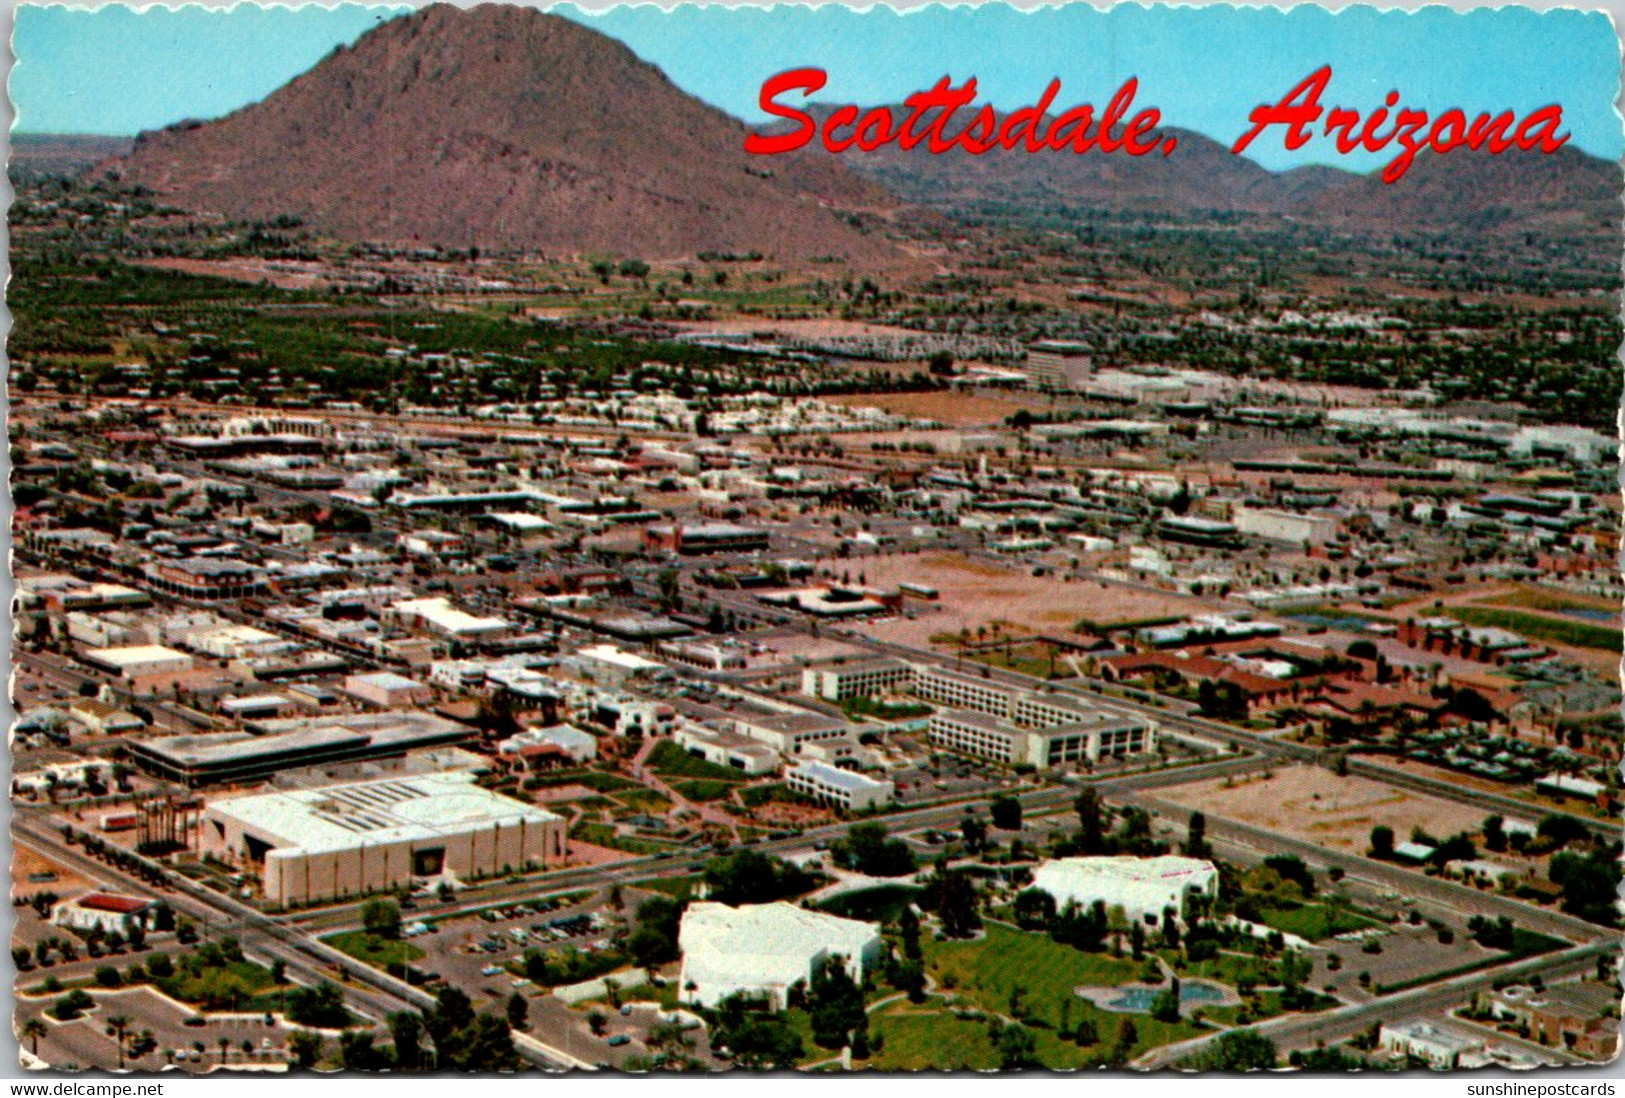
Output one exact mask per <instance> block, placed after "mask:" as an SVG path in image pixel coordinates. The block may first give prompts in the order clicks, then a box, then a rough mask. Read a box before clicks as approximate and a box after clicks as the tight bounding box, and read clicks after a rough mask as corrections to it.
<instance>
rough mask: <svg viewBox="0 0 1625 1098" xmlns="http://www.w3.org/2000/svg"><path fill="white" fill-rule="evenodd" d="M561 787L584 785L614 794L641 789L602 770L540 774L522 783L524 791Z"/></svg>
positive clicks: (627, 780) (560, 771)
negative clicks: (623, 790)
mask: <svg viewBox="0 0 1625 1098" xmlns="http://www.w3.org/2000/svg"><path fill="white" fill-rule="evenodd" d="M560 785H584V786H586V787H587V788H588V789H593V790H597V791H598V792H599V793H613V792H615V791H616V790H618V789H640V788H642V787H641V786H639V785H638V783H637V782H635V781H632V780H631V779H630V778H623V777H621V776H620V775H618V774H606V773H604V772H603V771H602V770H555V771H553V772H552V773H551V774H538V775H536V776H535V777H530V778H526V779H525V780H524V781H523V782H522V783H520V788H522V789H541V788H543V787H553V786H560Z"/></svg>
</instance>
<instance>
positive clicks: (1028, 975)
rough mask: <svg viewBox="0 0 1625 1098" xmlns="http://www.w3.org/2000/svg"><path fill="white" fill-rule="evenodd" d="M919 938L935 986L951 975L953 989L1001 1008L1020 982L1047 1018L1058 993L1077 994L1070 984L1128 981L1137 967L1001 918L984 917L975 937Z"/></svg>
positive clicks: (1052, 1012) (1054, 1017)
mask: <svg viewBox="0 0 1625 1098" xmlns="http://www.w3.org/2000/svg"><path fill="white" fill-rule="evenodd" d="M922 944H923V945H924V947H925V959H926V964H927V965H928V966H929V967H930V970H931V972H932V974H933V975H934V976H935V977H936V979H937V983H938V986H939V987H941V986H942V983H943V980H944V978H951V979H952V981H953V983H954V984H955V988H954V989H953V992H954V993H957V994H959V995H960V996H961V997H969V998H974V999H978V1000H982V1001H984V1002H985V1003H986V1005H987V1006H988V1008H989V1009H995V1010H999V1011H1004V1010H1006V1009H1007V1008H1008V1003H1009V998H1010V992H1011V991H1012V990H1014V989H1015V988H1016V987H1017V986H1018V985H1019V986H1021V987H1023V988H1025V989H1026V998H1027V1001H1028V1002H1029V1003H1030V1004H1031V1007H1032V1011H1033V1013H1034V1014H1035V1015H1037V1016H1040V1017H1046V1018H1048V1020H1049V1021H1050V1022H1051V1023H1054V1022H1056V1021H1057V1020H1058V1004H1059V1002H1060V1001H1061V999H1063V998H1066V997H1068V996H1070V997H1072V998H1076V996H1075V995H1073V994H1072V992H1073V989H1074V988H1076V987H1078V986H1080V985H1084V984H1093V985H1107V986H1116V985H1118V984H1123V983H1129V982H1131V981H1133V980H1134V979H1136V978H1137V976H1138V974H1139V970H1140V966H1139V965H1138V964H1136V963H1135V962H1134V961H1133V960H1131V959H1129V958H1127V957H1121V958H1119V957H1113V956H1112V955H1111V954H1110V953H1083V952H1080V951H1078V950H1076V949H1073V948H1072V947H1071V946H1063V945H1057V944H1056V943H1055V942H1053V941H1051V940H1050V938H1049V937H1048V936H1046V935H1043V934H1028V933H1025V932H1023V931H1020V930H1017V929H1016V928H1015V927H1011V926H1006V925H1004V924H1002V923H988V924H987V936H986V938H984V939H982V940H979V941H972V942H938V941H935V940H932V939H930V938H929V937H927V938H926V939H925V940H924V941H923V943H922ZM944 990H945V992H946V991H947V989H944ZM1078 1001H1079V1002H1080V1003H1081V1002H1082V1000H1078Z"/></svg>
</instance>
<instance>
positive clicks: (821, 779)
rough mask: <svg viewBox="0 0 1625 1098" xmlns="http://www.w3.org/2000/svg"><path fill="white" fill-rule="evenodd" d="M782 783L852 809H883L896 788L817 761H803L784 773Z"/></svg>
mask: <svg viewBox="0 0 1625 1098" xmlns="http://www.w3.org/2000/svg"><path fill="white" fill-rule="evenodd" d="M784 779H785V784H787V785H788V786H789V787H790V789H791V790H792V791H793V792H796V793H799V794H801V795H802V796H803V797H811V798H812V799H813V800H816V801H819V802H821V803H823V804H833V805H838V806H839V807H841V808H845V809H848V810H850V811H853V812H862V811H865V810H866V809H870V808H884V807H885V806H886V805H889V804H891V802H892V798H893V796H895V794H896V792H897V787H896V786H895V785H893V784H892V783H891V782H886V781H877V780H876V779H874V778H871V777H869V776H868V775H866V774H860V773H858V772H857V771H855V770H842V769H841V768H840V767H837V766H829V765H828V764H826V763H821V762H811V761H809V762H804V763H801V764H799V765H797V766H793V767H791V768H790V769H789V770H786V771H785V772H784Z"/></svg>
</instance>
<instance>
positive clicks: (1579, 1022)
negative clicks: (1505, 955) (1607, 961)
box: [1487, 980, 1620, 1060]
mask: <svg viewBox="0 0 1625 1098" xmlns="http://www.w3.org/2000/svg"><path fill="white" fill-rule="evenodd" d="M1487 1006H1488V1008H1489V1012H1490V1014H1491V1015H1493V1016H1494V1017H1495V1018H1497V1019H1500V1020H1502V1021H1508V1022H1516V1023H1519V1024H1521V1025H1526V1026H1528V1027H1529V1029H1530V1031H1531V1033H1532V1035H1533V1037H1534V1039H1535V1040H1537V1041H1539V1042H1540V1043H1541V1044H1543V1045H1551V1046H1553V1047H1555V1048H1567V1049H1569V1050H1570V1051H1572V1052H1575V1053H1577V1054H1579V1055H1581V1056H1585V1057H1587V1058H1589V1059H1593V1060H1611V1059H1613V1057H1614V1055H1615V1053H1616V1052H1617V1051H1618V1049H1619V1039H1620V1037H1619V1020H1618V1017H1617V1015H1618V1013H1619V996H1618V995H1617V994H1616V993H1615V992H1614V989H1613V988H1612V987H1609V986H1608V985H1607V984H1602V983H1596V982H1594V981H1590V980H1579V981H1575V982H1572V983H1562V984H1552V985H1551V986H1549V987H1545V988H1542V989H1541V990H1539V991H1536V990H1535V989H1534V988H1532V987H1528V986H1526V985H1523V984H1519V985H1516V986H1514V987H1508V988H1503V989H1501V990H1500V991H1497V992H1494V993H1493V994H1492V995H1491V996H1490V998H1489V1001H1488V1003H1487Z"/></svg>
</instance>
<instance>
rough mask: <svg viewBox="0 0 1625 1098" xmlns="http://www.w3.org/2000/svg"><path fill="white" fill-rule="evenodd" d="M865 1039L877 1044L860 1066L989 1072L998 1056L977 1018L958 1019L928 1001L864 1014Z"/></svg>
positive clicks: (985, 1029) (997, 1064)
mask: <svg viewBox="0 0 1625 1098" xmlns="http://www.w3.org/2000/svg"><path fill="white" fill-rule="evenodd" d="M869 1034H870V1040H871V1041H873V1039H874V1038H875V1037H876V1036H878V1037H879V1038H880V1039H881V1041H882V1042H883V1046H882V1048H881V1050H880V1052H879V1053H878V1054H876V1055H874V1056H871V1057H870V1058H869V1059H868V1060H867V1061H864V1063H865V1065H866V1066H868V1067H871V1068H874V1069H876V1070H879V1071H930V1070H937V1071H956V1070H960V1069H969V1070H971V1071H989V1070H992V1069H993V1068H996V1067H998V1066H999V1057H998V1054H997V1053H996V1052H994V1050H993V1045H992V1042H990V1041H989V1040H988V1039H987V1026H986V1025H985V1024H983V1023H981V1022H961V1021H960V1020H959V1019H957V1018H955V1017H954V1016H953V1015H952V1014H949V1013H948V1012H947V1011H945V1010H942V1009H940V1008H939V1007H937V1006H936V1005H935V1001H934V1000H933V1001H932V1002H930V1003H922V1004H921V1005H919V1006H914V1005H912V1004H909V1003H902V1004H896V1005H893V1006H888V1007H885V1008H884V1009H882V1010H880V1011H877V1012H876V1013H874V1014H873V1015H871V1016H870V1018H869Z"/></svg>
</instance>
